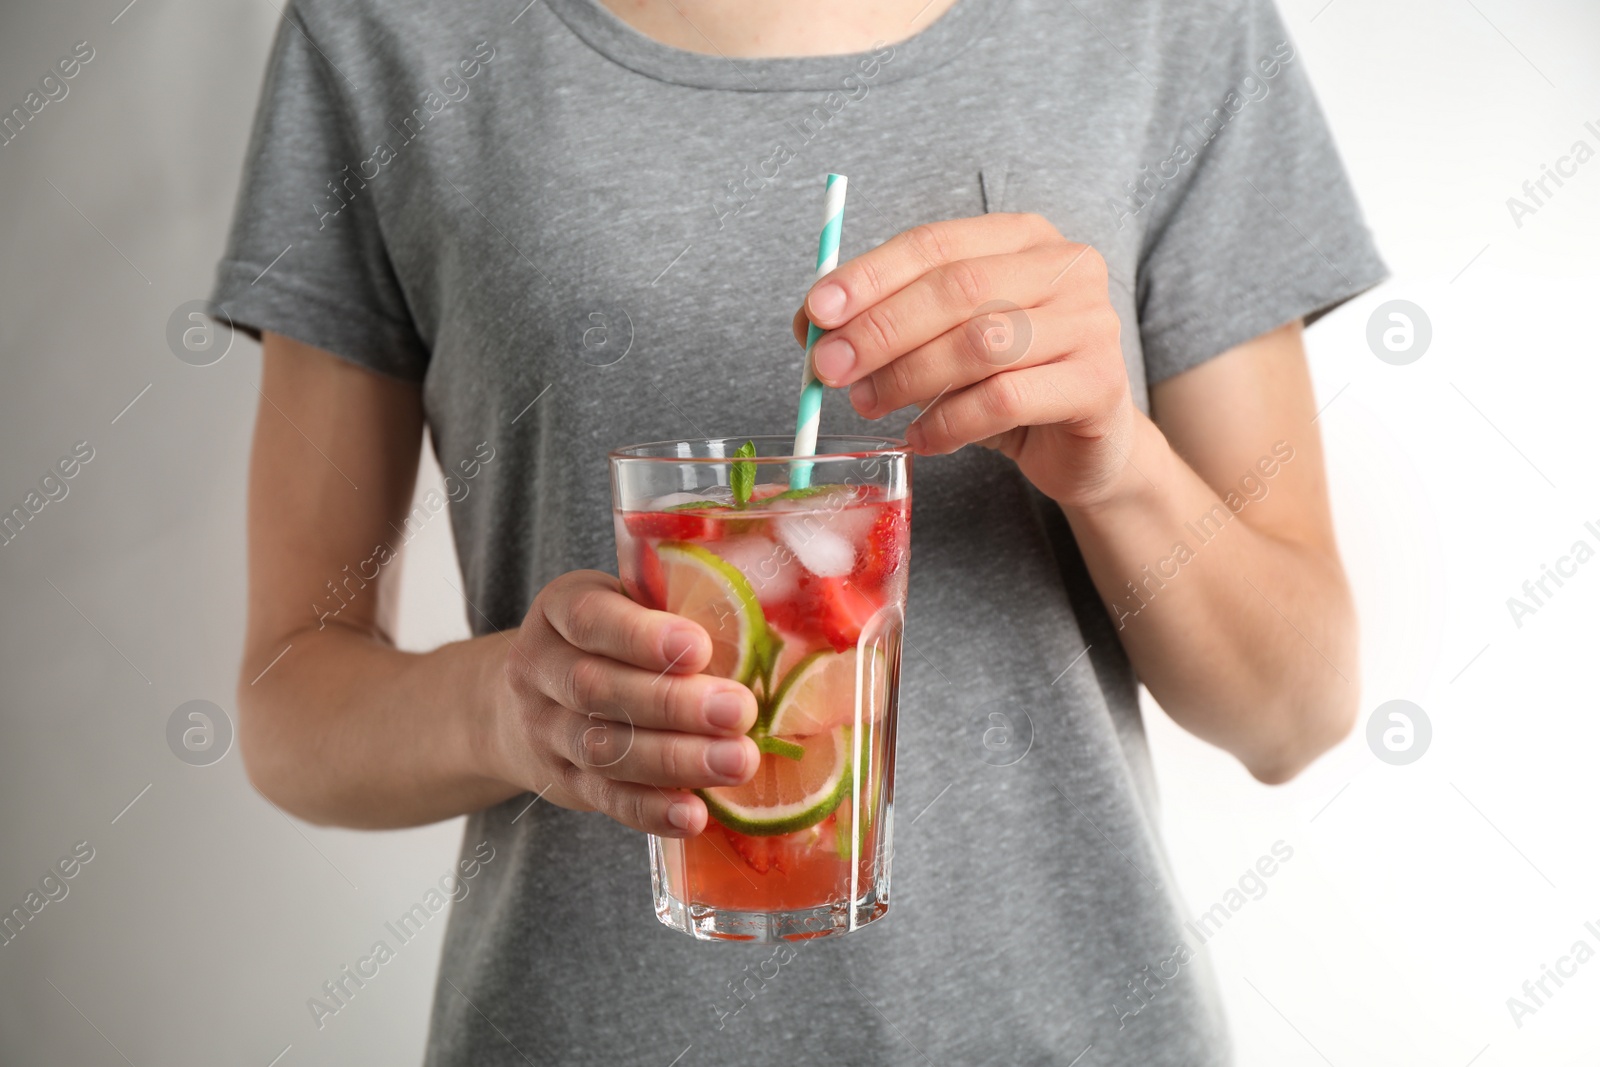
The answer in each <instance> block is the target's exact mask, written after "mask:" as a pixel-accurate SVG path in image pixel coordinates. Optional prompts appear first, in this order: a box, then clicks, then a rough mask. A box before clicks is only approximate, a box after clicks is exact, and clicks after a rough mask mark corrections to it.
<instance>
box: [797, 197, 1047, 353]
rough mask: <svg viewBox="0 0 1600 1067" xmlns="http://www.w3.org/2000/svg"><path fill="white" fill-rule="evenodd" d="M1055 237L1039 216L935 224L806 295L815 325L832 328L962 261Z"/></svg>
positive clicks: (854, 263)
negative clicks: (914, 283)
mask: <svg viewBox="0 0 1600 1067" xmlns="http://www.w3.org/2000/svg"><path fill="white" fill-rule="evenodd" d="M1051 237H1054V238H1055V239H1057V240H1059V239H1060V235H1059V234H1057V233H1056V230H1055V227H1053V226H1051V225H1050V224H1049V223H1048V222H1046V221H1045V220H1044V219H1042V218H1040V217H1039V216H1037V215H1005V214H993V215H980V216H977V217H975V218H967V219H951V220H949V221H946V222H934V223H929V224H927V225H924V226H918V227H915V228H914V229H910V230H907V231H905V232H904V233H902V234H899V235H897V236H895V237H892V238H890V239H889V240H887V241H885V242H884V243H883V244H881V245H879V246H878V247H877V248H874V249H873V250H872V251H870V252H867V253H865V254H864V255H860V256H857V257H856V258H854V259H852V260H850V261H849V262H848V263H845V264H842V265H841V266H840V267H839V268H838V269H837V270H835V271H833V272H832V273H830V274H829V275H828V276H827V277H826V278H823V279H822V280H821V281H819V282H817V284H816V285H815V286H813V287H812V289H811V292H810V293H808V294H807V295H806V304H805V310H806V313H807V314H808V315H809V317H810V319H811V321H812V322H815V323H816V324H817V325H818V326H821V327H823V328H824V329H829V330H831V329H833V328H835V327H837V326H841V325H843V324H844V323H845V322H848V321H849V320H850V319H851V317H853V316H854V315H856V314H857V313H859V312H860V311H861V310H862V309H864V308H867V307H871V306H872V305H873V304H876V303H877V302H878V301H880V300H882V299H883V298H884V297H886V296H888V295H890V294H891V293H896V292H899V291H900V290H901V289H903V288H904V287H905V286H907V285H909V284H911V282H912V281H914V280H915V279H917V278H919V277H921V276H922V275H924V274H926V273H928V272H929V271H933V270H937V269H938V268H940V267H942V266H944V265H946V264H948V263H954V262H956V261H957V260H962V259H974V258H979V257H982V256H994V255H1003V254H1005V253H1008V252H1020V251H1021V250H1022V249H1024V248H1027V247H1028V246H1030V245H1033V244H1036V243H1039V242H1041V241H1045V240H1048V239H1050V238H1051Z"/></svg>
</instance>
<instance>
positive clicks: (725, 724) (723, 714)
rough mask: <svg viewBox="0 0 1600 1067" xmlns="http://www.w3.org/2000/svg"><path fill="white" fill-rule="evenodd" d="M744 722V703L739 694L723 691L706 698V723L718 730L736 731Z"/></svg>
mask: <svg viewBox="0 0 1600 1067" xmlns="http://www.w3.org/2000/svg"><path fill="white" fill-rule="evenodd" d="M743 721H744V701H743V700H742V699H740V697H739V694H738V693H735V692H733V691H732V690H728V689H724V690H720V691H719V692H716V693H712V694H711V695H710V696H709V697H707V698H706V722H709V723H710V724H711V725H712V726H715V727H717V728H718V729H720V730H733V729H736V728H737V727H738V726H739V724H740V723H742V722H743Z"/></svg>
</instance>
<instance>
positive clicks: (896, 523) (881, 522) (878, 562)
mask: <svg viewBox="0 0 1600 1067" xmlns="http://www.w3.org/2000/svg"><path fill="white" fill-rule="evenodd" d="M909 526H910V520H909V517H908V516H907V514H906V509H905V508H903V507H896V506H888V507H884V508H883V509H882V510H881V511H880V512H879V513H878V517H877V519H876V520H875V521H874V522H873V524H872V528H871V529H869V530H868V531H867V538H866V545H865V546H864V547H863V548H862V550H861V552H860V553H859V554H858V556H857V558H856V565H855V569H854V570H852V571H851V572H850V580H851V581H852V582H854V583H856V584H857V585H860V586H866V587H867V588H868V589H879V588H881V587H882V586H883V583H884V582H885V581H886V580H887V579H888V578H889V576H890V575H892V574H894V573H895V572H896V571H898V570H899V569H900V568H901V566H902V565H903V564H904V563H905V556H906V553H905V546H906V541H907V539H908V538H907V534H908V533H909V532H910V531H909V529H908V527H909Z"/></svg>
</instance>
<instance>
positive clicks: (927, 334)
mask: <svg viewBox="0 0 1600 1067" xmlns="http://www.w3.org/2000/svg"><path fill="white" fill-rule="evenodd" d="M1060 258H1061V256H1060V249H1059V248H1057V247H1054V246H1050V247H1045V246H1040V247H1036V248H1030V249H1026V250H1023V251H1021V252H1015V253H1011V254H1007V255H998V256H978V257H974V258H971V259H962V260H957V261H956V262H954V263H948V264H945V265H944V266H942V267H940V268H939V269H937V270H933V271H929V272H927V273H925V274H923V275H922V276H920V277H918V278H916V279H914V280H912V281H911V282H910V283H909V284H907V285H906V286H904V287H903V288H901V289H900V290H898V291H897V292H894V293H892V294H890V295H889V296H887V297H884V298H883V299H882V300H880V301H878V302H877V303H875V304H873V305H872V306H870V307H868V308H866V309H865V310H863V311H862V312H861V313H860V314H858V315H856V316H855V317H854V318H852V319H851V320H850V321H849V322H846V323H845V324H844V325H843V326H840V327H839V328H838V329H836V330H834V331H832V332H831V333H829V334H828V335H827V336H826V337H824V338H823V339H822V340H821V341H818V342H817V347H816V349H815V351H814V353H813V355H814V359H815V366H816V369H817V376H818V377H820V378H821V379H822V380H823V381H824V382H826V383H828V384H829V385H849V384H850V383H851V382H854V381H856V380H858V379H860V378H861V377H863V376H864V375H867V374H871V373H872V372H873V371H875V370H877V369H878V368H880V367H882V366H884V365H886V364H888V363H889V362H891V361H892V360H894V359H896V358H898V357H900V356H903V355H904V354H906V353H908V352H910V351H912V350H913V349H915V348H917V347H919V346H921V345H924V344H927V343H928V342H929V341H931V340H933V339H934V338H936V337H938V336H939V335H941V334H943V333H945V332H946V331H948V330H951V329H953V328H955V327H956V326H958V325H959V324H961V323H963V322H966V321H967V320H968V319H970V318H971V317H972V316H973V315H974V314H978V313H982V312H987V311H995V310H1000V309H1006V310H1009V309H1011V308H1016V307H1019V306H1020V307H1025V308H1032V307H1034V306H1036V305H1038V304H1041V303H1043V302H1045V301H1046V300H1047V298H1048V297H1049V295H1050V278H1051V276H1052V275H1053V274H1054V273H1055V272H1056V271H1057V270H1059V269H1060V265H1059V263H1058V262H1057V261H1058V260H1059V259H1060Z"/></svg>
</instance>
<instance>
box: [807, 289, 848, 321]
mask: <svg viewBox="0 0 1600 1067" xmlns="http://www.w3.org/2000/svg"><path fill="white" fill-rule="evenodd" d="M844 303H845V294H844V290H843V289H842V288H840V287H839V286H837V285H832V284H830V285H824V286H822V287H821V288H818V289H813V290H811V296H810V297H809V298H808V299H807V300H806V304H807V305H808V306H809V307H810V308H811V315H812V318H813V319H821V320H823V321H826V322H833V321H834V320H835V319H837V318H838V317H839V316H840V315H842V314H844ZM818 325H821V323H818Z"/></svg>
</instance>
